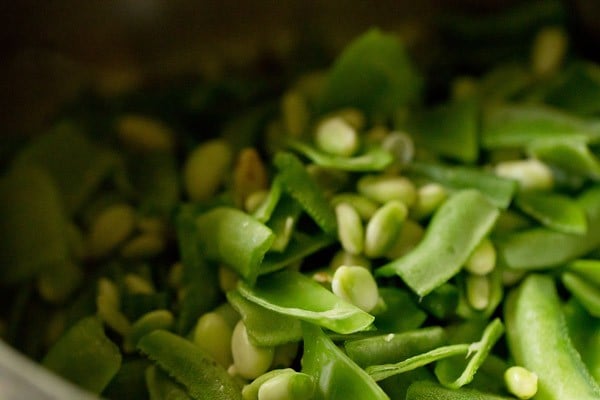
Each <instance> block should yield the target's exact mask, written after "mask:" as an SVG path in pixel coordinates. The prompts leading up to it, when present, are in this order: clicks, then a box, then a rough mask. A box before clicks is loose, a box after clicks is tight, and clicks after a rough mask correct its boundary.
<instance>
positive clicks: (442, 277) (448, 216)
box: [376, 190, 499, 296]
mask: <svg viewBox="0 0 600 400" xmlns="http://www.w3.org/2000/svg"><path fill="white" fill-rule="evenodd" d="M498 214H499V212H498V210H497V209H496V208H495V207H494V206H493V205H491V204H490V203H489V202H488V201H487V200H486V199H485V197H484V196H483V195H481V194H480V193H479V192H478V191H475V190H465V191H462V192H459V193H457V194H455V195H453V196H452V197H450V199H448V200H447V201H446V202H445V203H444V204H443V205H442V206H441V207H440V208H439V209H438V211H437V212H436V214H435V215H434V216H433V219H432V221H431V224H430V226H429V227H428V229H427V231H426V233H425V237H424V238H423V240H422V241H421V242H420V243H419V244H418V245H417V247H416V248H415V249H414V250H413V251H412V252H410V253H408V254H407V255H406V256H404V257H402V258H399V259H398V260H395V261H392V262H391V263H389V264H386V265H385V266H383V267H381V268H380V269H378V270H377V271H376V274H377V275H379V276H391V275H395V274H397V275H399V276H400V277H401V278H402V279H403V280H404V281H405V282H406V284H407V285H408V286H409V287H410V288H411V289H412V290H413V291H415V292H416V293H417V294H418V295H419V296H425V295H426V294H428V293H430V292H431V291H432V290H433V289H435V288H437V287H439V286H440V285H442V284H443V283H444V282H446V281H447V280H448V279H450V278H451V277H452V276H454V275H456V273H458V271H459V270H460V268H461V267H462V266H463V264H464V263H465V261H466V260H467V258H468V256H469V255H470V254H471V252H472V251H473V249H474V248H475V247H476V246H477V245H478V244H479V242H480V241H481V240H482V239H483V238H484V237H485V235H486V234H487V233H488V232H489V231H490V229H491V228H492V226H493V224H494V222H495V221H496V219H497V218H498ZM465 221H468V222H469V225H468V226H465Z"/></svg>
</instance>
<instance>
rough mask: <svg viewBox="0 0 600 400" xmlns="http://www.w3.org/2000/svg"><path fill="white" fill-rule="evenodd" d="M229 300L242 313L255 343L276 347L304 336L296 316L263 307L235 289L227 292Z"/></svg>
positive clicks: (250, 336)
mask: <svg viewBox="0 0 600 400" xmlns="http://www.w3.org/2000/svg"><path fill="white" fill-rule="evenodd" d="M227 300H229V303H231V305H232V306H233V307H234V308H235V309H236V310H237V311H238V312H239V313H240V314H241V316H242V320H243V321H244V324H245V325H246V327H247V328H248V337H249V338H250V341H251V342H253V343H254V344H255V345H257V346H270V347H274V346H278V345H281V344H285V343H290V342H297V341H299V340H300V339H301V338H302V330H301V328H300V321H299V320H297V319H296V318H293V317H290V316H287V315H284V314H279V313H276V312H274V311H271V310H269V309H267V308H265V307H261V306H259V305H257V304H255V303H253V302H252V301H250V300H247V299H246V298H245V297H243V296H242V295H241V294H240V293H239V292H238V291H235V290H234V291H230V292H228V293H227Z"/></svg>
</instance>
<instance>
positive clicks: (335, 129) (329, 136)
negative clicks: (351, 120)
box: [315, 117, 359, 157]
mask: <svg viewBox="0 0 600 400" xmlns="http://www.w3.org/2000/svg"><path fill="white" fill-rule="evenodd" d="M315 141H316V144H317V146H318V147H319V148H320V149H321V150H323V151H324V152H327V153H330V154H334V155H338V156H344V157H349V156H351V155H353V154H354V153H356V151H357V150H358V147H359V140H358V133H357V132H356V130H355V129H354V128H353V127H352V126H351V125H350V124H348V123H347V122H346V121H345V120H344V119H343V118H341V117H333V118H330V119H327V120H325V121H323V122H321V123H320V124H319V125H318V126H317V130H316V132H315Z"/></svg>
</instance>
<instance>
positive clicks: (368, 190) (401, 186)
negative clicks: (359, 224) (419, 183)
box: [357, 175, 417, 207]
mask: <svg viewBox="0 0 600 400" xmlns="http://www.w3.org/2000/svg"><path fill="white" fill-rule="evenodd" d="M357 189H358V192H359V193H360V194H362V195H363V196H366V197H368V198H370V199H371V200H374V201H376V202H378V203H381V204H383V203H386V202H388V201H391V200H398V201H401V202H402V203H404V205H406V206H407V207H411V206H412V205H413V204H414V203H415V201H416V200H417V190H416V188H415V185H414V184H413V183H412V182H411V181H410V180H409V179H407V178H405V177H402V176H384V175H380V176H374V175H367V176H364V177H363V178H361V179H360V180H359V181H358V185H357Z"/></svg>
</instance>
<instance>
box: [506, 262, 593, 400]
mask: <svg viewBox="0 0 600 400" xmlns="http://www.w3.org/2000/svg"><path fill="white" fill-rule="evenodd" d="M504 314H505V319H506V326H507V338H508V344H509V347H510V350H511V354H512V355H513V357H514V358H515V361H516V362H517V364H518V365H521V366H523V367H524V368H527V369H528V370H529V371H532V372H534V373H535V374H537V376H538V378H539V381H538V392H537V395H536V398H538V399H541V400H546V399H582V400H583V399H597V398H598V397H600V387H599V386H598V384H597V383H596V382H595V381H594V380H593V378H592V377H591V376H590V374H589V372H588V370H587V369H586V367H585V365H584V364H583V362H582V361H581V356H580V355H579V353H577V351H576V350H575V348H574V346H573V342H572V341H571V339H570V337H569V336H568V332H567V327H566V323H565V318H564V315H563V314H562V313H561V310H560V303H559V298H558V294H557V292H556V288H555V286H554V282H553V281H552V278H551V277H549V276H542V275H535V274H533V275H529V276H528V277H527V278H525V280H524V281H523V282H522V283H521V285H520V286H519V289H518V290H517V291H514V292H512V293H510V295H509V298H508V301H507V303H506V304H505V309H504Z"/></svg>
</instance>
